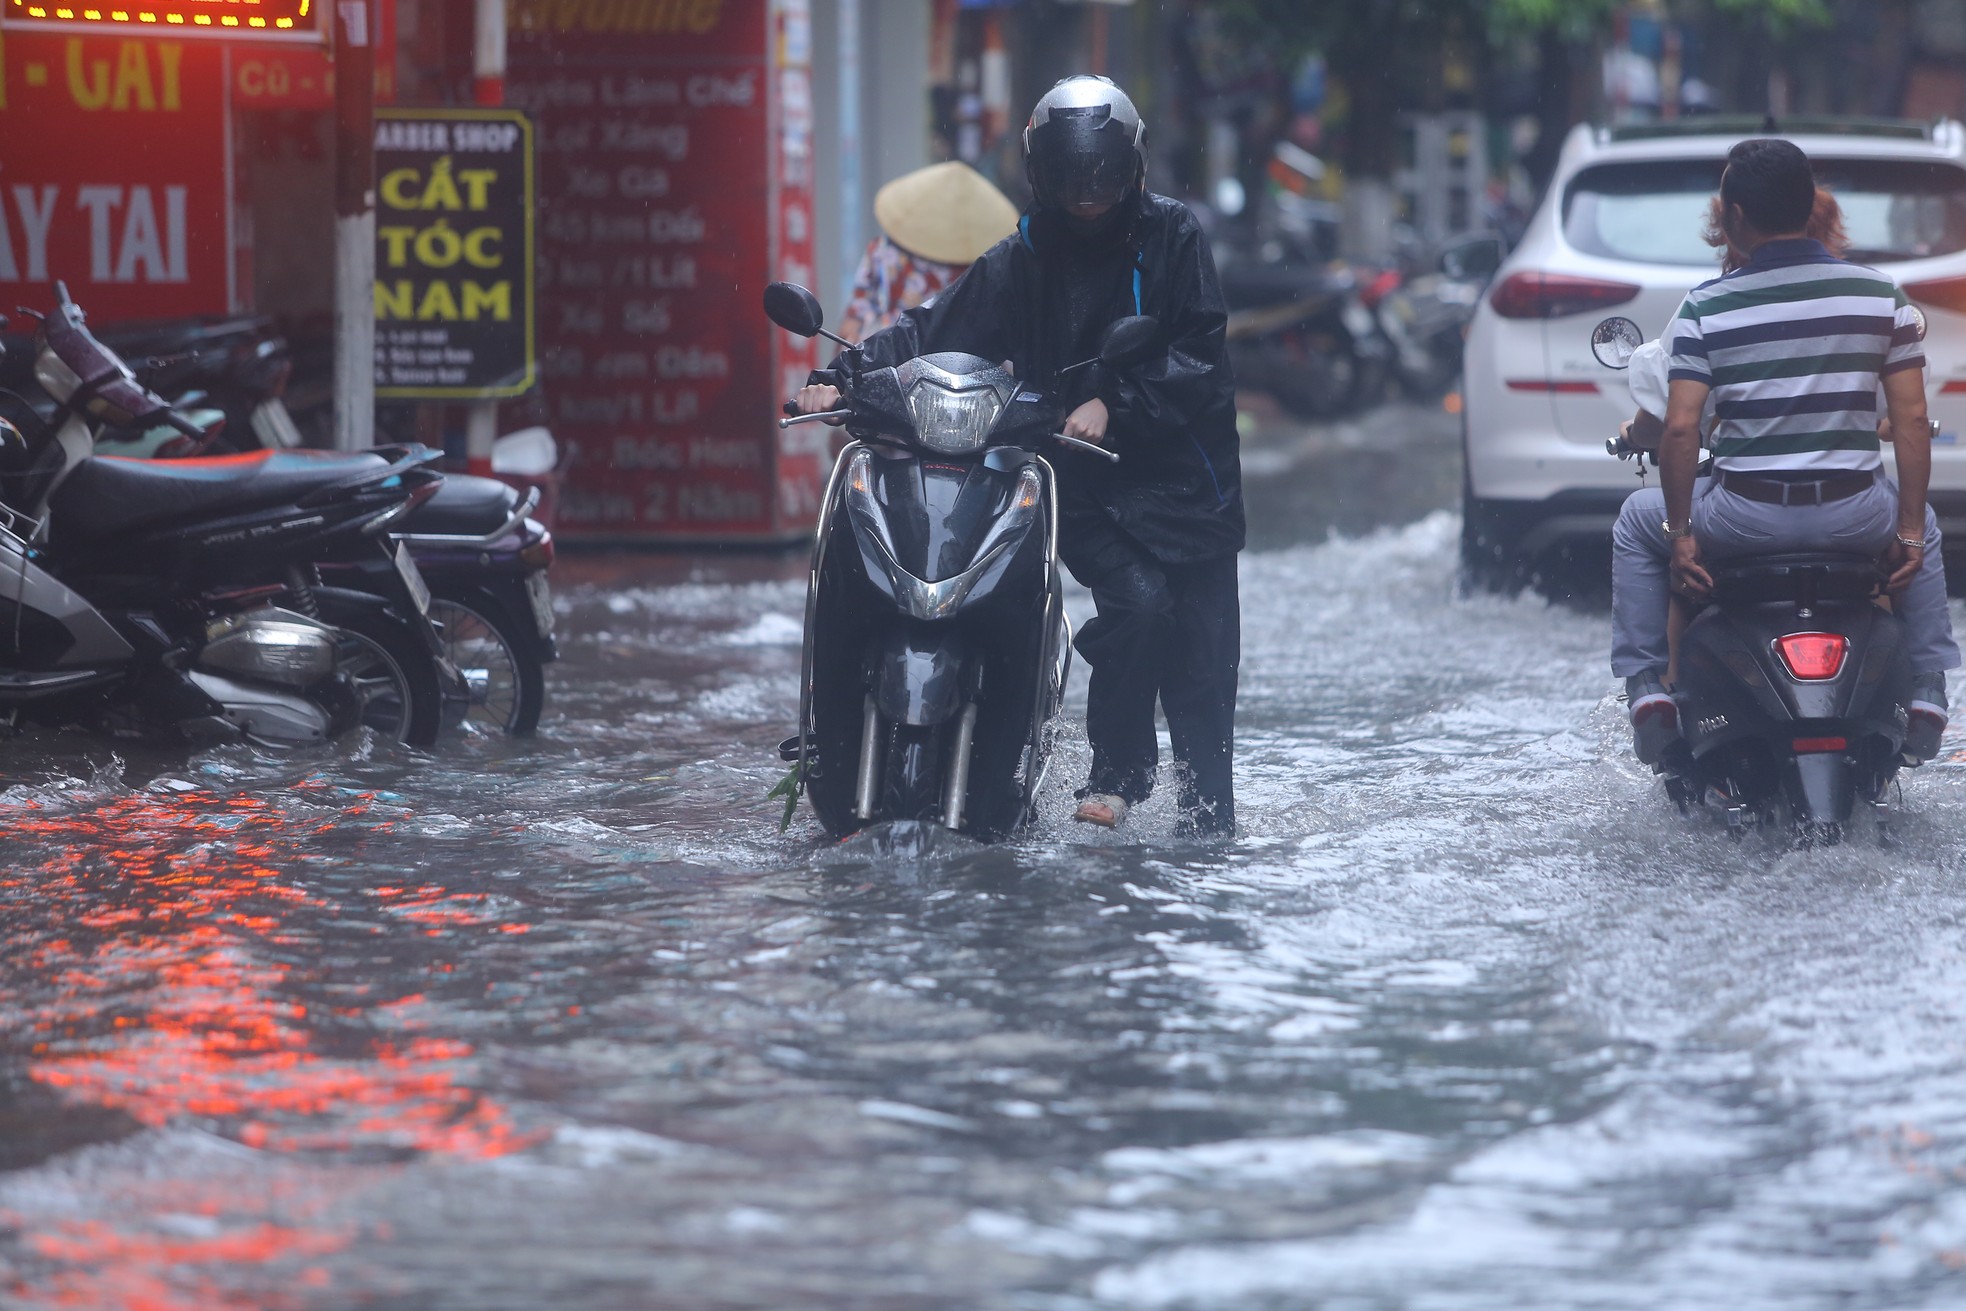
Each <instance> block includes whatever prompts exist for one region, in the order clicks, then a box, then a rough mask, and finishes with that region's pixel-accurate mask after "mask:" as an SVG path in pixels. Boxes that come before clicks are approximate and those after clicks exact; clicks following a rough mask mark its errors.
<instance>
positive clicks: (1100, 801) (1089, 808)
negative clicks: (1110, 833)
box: [1072, 792, 1127, 828]
mask: <svg viewBox="0 0 1966 1311" xmlns="http://www.w3.org/2000/svg"><path fill="white" fill-rule="evenodd" d="M1126 811H1127V805H1126V798H1125V797H1116V796H1114V795H1113V794H1112V793H1110V792H1088V793H1087V794H1086V795H1085V799H1084V800H1082V801H1080V802H1079V808H1078V810H1077V811H1075V812H1074V813H1073V815H1072V818H1073V819H1075V820H1077V821H1079V822H1080V823H1081V824H1097V825H1099V826H1100V827H1101V828H1118V827H1119V826H1120V822H1121V821H1122V820H1124V819H1125V818H1126Z"/></svg>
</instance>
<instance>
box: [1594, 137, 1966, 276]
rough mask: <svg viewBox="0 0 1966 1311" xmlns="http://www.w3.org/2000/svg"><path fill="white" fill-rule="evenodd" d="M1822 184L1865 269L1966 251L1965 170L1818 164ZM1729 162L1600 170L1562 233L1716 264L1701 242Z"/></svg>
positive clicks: (1913, 164) (1598, 247) (1617, 255)
mask: <svg viewBox="0 0 1966 1311" xmlns="http://www.w3.org/2000/svg"><path fill="white" fill-rule="evenodd" d="M1814 162H1815V166H1816V180H1817V181H1818V182H1820V183H1821V184H1822V185H1823V186H1826V187H1828V188H1829V189H1830V191H1831V192H1833V193H1834V194H1835V196H1836V199H1837V203H1838V204H1840V205H1842V207H1843V226H1844V229H1845V230H1846V231H1847V232H1848V233H1849V236H1850V249H1849V250H1848V251H1847V252H1846V253H1847V255H1848V257H1849V258H1850V259H1853V260H1857V261H1859V262H1862V263H1881V262H1888V261H1891V260H1905V259H1920V258H1923V257H1925V256H1927V255H1950V254H1952V253H1954V252H1955V251H1959V250H1966V169H1961V168H1959V167H1957V166H1955V165H1952V164H1933V163H1924V162H1917V161H1910V160H1889V159H1820V158H1819V159H1817V160H1815V161H1814ZM1724 166H1725V161H1723V160H1718V159H1699V160H1650V161H1646V162H1643V163H1636V162H1635V163H1626V164H1598V165H1596V166H1594V167H1591V168H1587V169H1585V170H1583V171H1582V172H1580V173H1579V174H1577V176H1576V177H1575V178H1573V179H1572V180H1571V182H1570V186H1569V189H1568V190H1567V191H1565V192H1564V196H1563V234H1564V237H1565V238H1566V239H1567V240H1568V241H1569V242H1570V244H1571V245H1572V246H1574V247H1576V248H1577V249H1578V250H1581V251H1584V252H1586V253H1588V254H1592V255H1605V256H1608V257H1610V258H1612V259H1629V260H1639V261H1642V262H1644V263H1647V264H1699V265H1705V266H1708V267H1712V266H1714V265H1715V264H1716V262H1717V258H1718V257H1717V255H1716V253H1715V251H1714V249H1713V248H1712V247H1711V246H1709V245H1707V243H1706V242H1705V241H1703V240H1702V239H1701V237H1700V233H1701V232H1702V231H1703V230H1704V229H1705V227H1706V216H1707V201H1708V199H1709V198H1710V197H1712V195H1713V194H1714V192H1715V191H1717V190H1718V189H1719V187H1720V171H1721V169H1722V168H1723V167H1724Z"/></svg>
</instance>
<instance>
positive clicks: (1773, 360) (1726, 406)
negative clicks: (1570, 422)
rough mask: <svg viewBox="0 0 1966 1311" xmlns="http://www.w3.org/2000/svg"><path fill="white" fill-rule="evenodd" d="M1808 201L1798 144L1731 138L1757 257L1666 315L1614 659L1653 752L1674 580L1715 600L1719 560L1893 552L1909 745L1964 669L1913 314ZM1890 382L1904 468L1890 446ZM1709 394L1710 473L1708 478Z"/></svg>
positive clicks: (1616, 596)
mask: <svg viewBox="0 0 1966 1311" xmlns="http://www.w3.org/2000/svg"><path fill="white" fill-rule="evenodd" d="M1815 197H1816V182H1815V176H1814V173H1813V171H1812V170H1811V169H1810V166H1809V160H1808V157H1807V156H1806V155H1804V154H1803V153H1802V151H1801V150H1800V149H1798V148H1797V147H1796V146H1795V145H1794V143H1792V142H1788V141H1780V140H1768V139H1763V140H1753V141H1743V142H1741V143H1740V144H1739V145H1737V146H1735V147H1734V149H1733V150H1732V151H1730V152H1729V153H1728V156H1727V169H1726V171H1725V172H1724V173H1723V174H1722V175H1721V181H1720V200H1721V206H1722V210H1723V222H1724V223H1725V225H1726V228H1727V235H1728V237H1729V239H1730V240H1732V241H1733V243H1734V244H1735V245H1736V246H1737V247H1738V248H1740V249H1742V250H1746V251H1749V252H1751V256H1750V259H1749V260H1748V262H1747V264H1746V265H1744V266H1743V267H1741V268H1739V269H1736V270H1735V271H1734V272H1732V273H1729V274H1727V275H1725V276H1723V277H1719V278H1715V279H1714V280H1712V281H1711V282H1706V283H1702V284H1701V285H1700V286H1698V287H1695V288H1694V289H1693V290H1692V291H1690V292H1688V293H1687V296H1686V300H1685V302H1684V303H1683V304H1682V305H1681V306H1680V309H1679V313H1678V314H1677V315H1676V316H1675V318H1674V320H1673V322H1672V324H1671V325H1670V326H1669V327H1668V328H1667V329H1666V334H1665V343H1666V349H1667V353H1668V355H1669V356H1670V373H1669V377H1670V390H1669V393H1668V397H1667V402H1666V422H1665V432H1664V435H1663V436H1662V437H1661V439H1660V444H1659V474H1660V482H1661V484H1662V487H1661V491H1662V492H1663V493H1664V505H1663V509H1664V518H1663V519H1662V520H1658V519H1656V516H1657V515H1658V513H1659V510H1660V508H1661V505H1660V498H1659V496H1658V495H1657V494H1652V495H1650V496H1648V495H1647V494H1646V493H1644V492H1640V493H1637V494H1636V495H1634V496H1633V497H1632V498H1631V499H1630V500H1628V501H1627V502H1626V505H1625V509H1624V511H1623V512H1622V513H1621V514H1620V516H1619V522H1618V525H1617V528H1616V529H1615V530H1614V533H1613V558H1612V611H1613V614H1612V627H1613V635H1612V653H1611V668H1612V672H1613V673H1614V674H1617V675H1618V676H1620V677H1622V678H1624V679H1625V682H1626V688H1627V691H1628V692H1629V694H1630V702H1631V716H1632V726H1633V729H1634V732H1635V734H1636V737H1637V746H1638V753H1639V757H1640V758H1641V759H1642V760H1645V761H1647V762H1648V763H1650V762H1653V761H1656V760H1657V759H1658V758H1659V756H1660V754H1661V753H1662V752H1663V751H1664V750H1665V748H1666V747H1667V746H1668V745H1669V744H1670V743H1671V741H1672V740H1673V739H1674V738H1676V737H1678V736H1679V723H1678V710H1677V708H1676V707H1675V706H1674V704H1673V702H1672V699H1671V697H1670V696H1669V695H1668V694H1667V693H1666V691H1665V688H1664V686H1663V681H1662V675H1663V673H1664V671H1665V668H1666V661H1667V645H1666V617H1667V611H1668V607H1669V597H1668V590H1667V589H1668V586H1670V588H1671V589H1672V590H1674V591H1677V592H1679V593H1681V594H1682V595H1684V596H1687V597H1689V598H1691V599H1693V600H1696V601H1698V600H1704V599H1705V598H1706V597H1707V596H1708V595H1709V594H1710V593H1711V591H1712V589H1713V579H1712V578H1711V576H1709V575H1708V573H1707V571H1706V569H1705V567H1704V563H1703V561H1704V560H1705V559H1707V558H1713V559H1727V558H1730V557H1740V556H1751V555H1767V554H1776V553H1781V552H1788V551H1810V550H1817V551H1821V550H1851V551H1864V552H1877V553H1879V554H1881V555H1882V556H1883V557H1884V560H1885V563H1886V566H1887V567H1888V568H1889V570H1890V578H1889V582H1888V584H1887V586H1888V588H1889V590H1890V591H1891V592H1892V594H1893V595H1895V596H1896V597H1897V598H1898V603H1897V609H1898V612H1899V613H1900V614H1901V615H1902V616H1903V617H1904V620H1905V624H1906V628H1907V634H1906V637H1907V647H1908V654H1909V656H1910V658H1911V666H1912V669H1913V670H1914V672H1915V675H1916V678H1917V685H1916V687H1915V689H1914V697H1913V704H1912V706H1911V707H1910V709H1911V711H1912V716H1913V720H1912V725H1911V731H1910V733H1909V734H1908V735H1907V738H1906V751H1907V754H1910V755H1913V756H1917V757H1920V758H1929V757H1930V756H1931V755H1932V754H1933V753H1934V752H1936V751H1937V749H1938V744H1939V735H1940V733H1942V732H1943V731H1944V728H1945V722H1946V720H1945V715H1946V693H1945V671H1946V670H1948V669H1953V668H1956V667H1957V666H1958V665H1959V649H1958V647H1957V646H1956V645H1955V644H1954V642H1953V639H1952V624H1951V619H1950V617H1949V616H1948V615H1947V613H1946V585H1945V567H1944V564H1943V563H1942V560H1941V557H1940V551H1939V528H1938V522H1937V520H1936V518H1935V517H1934V516H1933V514H1932V512H1931V510H1930V508H1929V507H1928V506H1927V505H1926V503H1925V491H1926V484H1927V483H1928V481H1929V480H1930V477H1931V471H1932V444H1931V427H1930V424H1929V423H1928V421H1927V417H1926V413H1925V354H1924V350H1923V347H1922V346H1921V345H1920V341H1919V330H1918V320H1917V314H1916V311H1914V310H1913V309H1911V307H1910V305H1909V304H1908V303H1907V302H1906V300H1905V296H1904V293H1903V292H1902V291H1900V290H1898V288H1897V286H1896V285H1895V284H1894V283H1893V282H1892V281H1891V279H1890V278H1888V277H1886V276H1885V275H1884V274H1882V273H1878V272H1877V271H1875V270H1873V269H1868V268H1864V267H1863V266H1862V265H1858V264H1851V263H1849V262H1847V261H1845V260H1841V259H1838V258H1837V257H1836V256H1834V255H1832V254H1830V253H1829V251H1828V250H1826V249H1824V247H1823V246H1822V245H1821V243H1819V242H1816V241H1812V240H1810V239H1809V238H1807V237H1805V236H1803V235H1802V230H1803V228H1804V227H1805V226H1806V225H1807V224H1808V221H1809V215H1810V211H1811V208H1812V206H1813V205H1814V203H1815ZM1880 390H1881V391H1882V392H1883V396H1884V404H1885V408H1886V410H1887V412H1888V414H1889V417H1890V421H1891V431H1892V434H1893V439H1894V446H1895V449H1896V453H1897V464H1898V477H1897V480H1896V481H1895V482H1894V481H1893V480H1892V479H1891V478H1890V477H1889V476H1888V475H1887V474H1886V473H1885V471H1884V467H1883V460H1882V458H1881V456H1880V454H1879V444H1878V435H1877V427H1878V419H1879V417H1880V416H1879V414H1878V403H1877V397H1878V393H1879V391H1880ZM1710 397H1711V399H1712V402H1713V414H1712V420H1713V429H1712V432H1711V433H1709V434H1707V435H1706V436H1707V444H1708V446H1709V447H1710V448H1711V450H1712V451H1713V456H1714V461H1713V462H1714V474H1713V476H1712V477H1710V478H1706V479H1696V477H1695V474H1696V472H1697V466H1698V463H1699V452H1700V446H1701V438H1702V434H1701V431H1700V425H1701V416H1702V410H1703V409H1704V407H1705V406H1706V405H1707V402H1708V400H1709V398H1710ZM1696 482H1697V483H1698V484H1699V485H1698V486H1697V487H1696V486H1695V484H1696ZM1641 521H1643V522H1641Z"/></svg>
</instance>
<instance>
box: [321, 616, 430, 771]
mask: <svg viewBox="0 0 1966 1311" xmlns="http://www.w3.org/2000/svg"><path fill="white" fill-rule="evenodd" d="M332 622H333V623H334V625H335V627H337V628H339V629H340V630H341V631H342V633H343V635H344V637H343V640H342V642H341V643H340V649H339V651H338V652H337V656H338V658H339V662H340V665H341V671H342V674H343V676H344V677H345V678H346V679H347V681H348V684H349V686H350V687H351V688H352V689H353V691H354V693H355V698H356V706H355V713H356V716H357V722H359V723H360V724H362V725H363V726H364V727H366V728H369V729H371V730H373V731H374V732H375V733H376V735H377V736H379V737H381V738H383V739H384V740H386V741H390V742H403V743H407V744H408V745H410V746H413V747H427V746H431V745H433V744H434V743H435V742H436V741H437V732H438V730H439V729H440V728H441V727H442V724H443V699H444V698H443V689H442V687H441V685H440V684H439V683H438V680H437V667H436V664H435V663H434V662H433V661H432V660H431V658H430V652H429V651H428V650H427V649H426V648H425V647H424V645H423V639H422V637H421V636H420V635H419V634H418V633H417V632H416V630H415V629H413V628H411V627H410V626H409V625H407V624H404V623H401V622H399V621H398V620H396V619H394V618H392V617H390V616H389V615H386V614H383V613H380V612H378V611H357V612H354V613H350V614H346V615H341V616H338V617H336V618H335V619H334V620H333V621H332Z"/></svg>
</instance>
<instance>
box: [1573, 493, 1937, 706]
mask: <svg viewBox="0 0 1966 1311" xmlns="http://www.w3.org/2000/svg"><path fill="white" fill-rule="evenodd" d="M1665 518H1666V494H1665V493H1664V492H1663V491H1661V490H1660V489H1659V488H1657V487H1646V488H1641V489H1640V490H1638V491H1636V492H1633V493H1632V494H1631V495H1630V496H1629V497H1627V498H1625V505H1624V508H1623V509H1622V510H1620V511H1619V512H1618V522H1617V525H1616V526H1615V527H1614V528H1612V530H1611V672H1612V673H1613V674H1615V675H1616V676H1618V677H1619V678H1630V677H1631V676H1632V675H1633V674H1642V673H1645V672H1646V671H1648V670H1653V671H1657V672H1659V673H1664V672H1665V668H1666V661H1667V650H1666V614H1667V609H1668V605H1669V603H1670V600H1671V595H1672V592H1671V586H1672V580H1671V564H1672V543H1671V542H1670V541H1668V540H1667V539H1666V534H1665V531H1664V523H1665ZM1897 530H1898V485H1897V483H1896V482H1895V481H1894V480H1893V479H1891V478H1890V477H1889V476H1888V475H1886V474H1884V473H1883V472H1882V471H1880V472H1879V473H1878V475H1877V482H1876V484H1875V485H1873V486H1872V487H1871V488H1870V489H1869V490H1868V491H1863V492H1859V493H1857V495H1855V496H1851V497H1846V498H1845V499H1843V500H1841V501H1831V502H1830V503H1829V504H1827V505H1767V504H1764V503H1762V502H1760V501H1750V500H1748V499H1747V498H1746V497H1744V496H1736V495H1735V494H1734V493H1732V492H1729V491H1726V490H1724V489H1723V488H1721V487H1720V485H1719V484H1718V483H1717V482H1716V481H1715V480H1714V479H1712V478H1701V479H1699V480H1697V481H1696V482H1695V483H1694V485H1693V535H1694V536H1695V537H1696V538H1698V539H1699V542H1700V555H1701V557H1702V558H1703V559H1705V560H1709V561H1713V560H1728V559H1739V558H1741V557H1742V556H1753V555H1777V554H1781V553H1783V552H1788V551H1861V552H1864V553H1866V554H1870V553H1881V552H1882V551H1883V550H1884V549H1885V548H1886V547H1888V546H1890V545H1891V542H1892V539H1893V538H1895V537H1896V536H1897ZM1897 612H1898V614H1899V615H1901V616H1903V618H1904V621H1905V627H1906V628H1907V629H1908V630H1909V631H1908V633H1907V635H1906V636H1907V639H1908V640H1907V647H1908V650H1907V654H1908V655H1909V656H1910V657H1911V668H1912V672H1913V673H1919V674H1929V673H1934V672H1936V671H1939V670H1944V669H1957V668H1958V667H1959V647H1958V645H1957V644H1955V643H1954V642H1953V640H1952V616H1951V615H1950V614H1948V613H1947V612H1946V571H1945V560H1944V557H1943V555H1942V553H1941V551H1940V550H1939V521H1938V519H1937V517H1936V516H1935V515H1933V513H1932V508H1931V507H1930V506H1927V507H1925V564H1924V567H1922V568H1921V569H1920V570H1919V571H1918V575H1917V577H1915V578H1913V579H1912V581H1911V586H1910V587H1907V588H1906V589H1905V590H1904V592H1903V594H1902V595H1900V596H1899V597H1898V600H1897Z"/></svg>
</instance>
